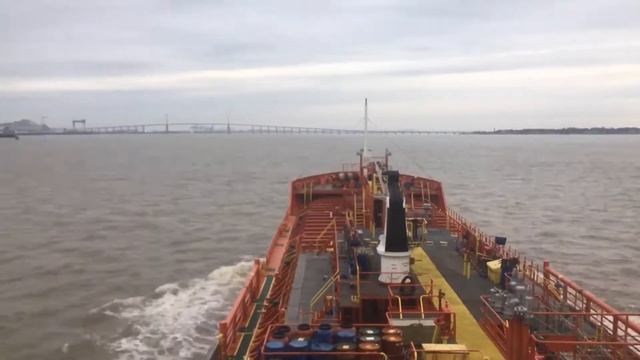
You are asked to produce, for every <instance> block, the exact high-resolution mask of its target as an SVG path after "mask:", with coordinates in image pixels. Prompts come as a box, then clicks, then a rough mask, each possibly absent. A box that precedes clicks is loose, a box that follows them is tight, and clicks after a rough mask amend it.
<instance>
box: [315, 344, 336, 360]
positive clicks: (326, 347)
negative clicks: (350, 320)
mask: <svg viewBox="0 0 640 360" xmlns="http://www.w3.org/2000/svg"><path fill="white" fill-rule="evenodd" d="M311 351H312V352H316V353H320V354H316V355H314V356H312V357H311V360H330V359H331V358H330V357H329V356H327V355H325V354H322V353H328V352H332V351H333V344H330V343H318V344H311Z"/></svg>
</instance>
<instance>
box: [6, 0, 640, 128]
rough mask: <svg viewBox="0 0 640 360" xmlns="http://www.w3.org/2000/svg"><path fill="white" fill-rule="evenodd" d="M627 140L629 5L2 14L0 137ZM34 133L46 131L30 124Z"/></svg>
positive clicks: (423, 3)
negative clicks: (238, 133) (337, 132)
mask: <svg viewBox="0 0 640 360" xmlns="http://www.w3.org/2000/svg"><path fill="white" fill-rule="evenodd" d="M365 97H367V98H368V99H369V116H370V118H371V121H372V128H374V129H421V130H491V129H494V128H498V129H504V128H531V127H553V128H559V127H569V126H583V127H591V126H607V127H620V126H640V1H638V0H575V1H572V0H566V1H560V0H556V1H547V0H538V1H531V0H528V1H519V0H510V1H493V0H482V1H480V0H477V1H472V0H467V1H462V0H442V1H428V0H417V1H410V0H409V1H398V0H394V1H391V0H366V1H365V0H362V1H360V0H359V1H347V0H342V1H330V0H323V1H301V0H283V1H271V0H259V1H244V0H228V1H226V0H225V1H217V0H180V1H168V0H156V1H152V0H106V1H104V0H90V1H87V0H73V1H71V0H48V1H44V0H22V1H12V0H0V123H1V122H7V121H15V120H20V119H24V118H26V119H31V120H34V121H36V122H39V121H41V120H42V119H44V121H45V122H46V123H47V124H49V125H50V126H56V127H70V125H71V120H72V119H81V118H82V119H87V126H100V125H117V124H145V123H154V122H159V121H162V120H163V119H164V117H165V114H168V116H169V118H170V120H171V121H173V122H222V121H226V119H227V117H228V118H230V121H231V122H238V123H255V124H273V125H276V124H278V125H291V126H324V127H333V128H349V129H353V128H361V127H362V119H363V100H364V98H365ZM43 117H46V118H43Z"/></svg>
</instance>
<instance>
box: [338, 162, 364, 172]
mask: <svg viewBox="0 0 640 360" xmlns="http://www.w3.org/2000/svg"><path fill="white" fill-rule="evenodd" d="M342 171H358V172H360V163H342Z"/></svg>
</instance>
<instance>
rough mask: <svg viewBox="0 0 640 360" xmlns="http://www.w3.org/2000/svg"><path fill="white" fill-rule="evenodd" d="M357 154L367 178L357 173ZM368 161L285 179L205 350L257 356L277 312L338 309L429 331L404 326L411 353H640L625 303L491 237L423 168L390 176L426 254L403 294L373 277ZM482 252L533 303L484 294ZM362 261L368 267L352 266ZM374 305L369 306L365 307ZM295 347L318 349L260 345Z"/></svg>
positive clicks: (316, 314)
mask: <svg viewBox="0 0 640 360" xmlns="http://www.w3.org/2000/svg"><path fill="white" fill-rule="evenodd" d="M367 166H368V169H369V171H368V174H369V177H368V180H367V181H366V182H360V181H359V179H363V178H364V171H363V169H365V168H367ZM367 166H365V167H362V168H359V169H357V170H355V171H346V170H345V171H340V172H333V173H326V174H320V175H316V176H310V177H305V178H300V179H296V180H295V181H293V182H292V183H291V188H290V202H289V207H288V209H287V212H286V214H285V217H284V219H283V221H282V223H281V225H280V226H279V228H278V230H277V231H276V234H275V235H274V237H273V240H272V243H271V246H270V248H269V251H268V253H267V256H266V259H265V260H256V264H255V267H254V270H253V272H252V273H251V275H250V277H249V278H248V280H247V285H246V287H245V289H244V290H243V291H242V292H241V293H240V295H239V296H238V298H237V300H236V302H235V304H234V306H233V308H232V309H231V311H230V313H229V316H228V317H227V319H226V320H225V321H223V322H221V323H220V326H219V328H220V340H219V343H218V346H217V347H216V349H215V351H214V352H212V353H211V354H210V355H209V358H211V359H220V360H227V359H230V358H235V359H246V358H250V359H257V358H262V357H266V355H265V352H264V351H266V350H265V348H264V347H265V346H266V342H267V339H268V338H269V337H270V336H272V335H273V332H274V329H275V326H277V325H279V324H284V323H288V324H294V325H295V324H296V323H300V322H307V323H310V324H311V325H312V326H314V327H315V326H317V324H319V323H321V322H328V323H334V324H336V323H339V322H345V321H346V322H348V323H353V324H368V325H376V326H380V327H383V326H389V325H390V324H396V325H397V326H403V325H402V324H405V323H409V322H411V321H415V322H417V323H421V324H423V325H424V324H427V325H428V326H430V327H431V329H436V330H437V331H436V332H435V335H434V331H431V332H425V333H423V334H422V335H420V336H422V337H420V336H418V335H416V336H414V337H413V338H412V339H411V341H409V340H408V338H409V337H411V336H413V335H410V334H409V332H408V331H405V332H406V334H405V339H404V340H405V341H404V343H405V347H406V348H405V352H404V354H406V356H408V357H409V358H411V359H413V358H414V357H418V356H419V355H420V356H423V355H424V356H429V354H431V355H435V354H436V352H433V353H431V352H429V351H430V350H424V349H422V347H421V346H420V345H421V343H427V344H428V343H442V342H443V341H444V342H450V343H451V342H458V343H460V342H464V343H468V345H470V346H472V348H471V349H470V350H472V352H471V353H470V354H469V356H475V355H478V354H484V355H485V356H492V357H491V358H492V359H496V358H500V357H504V358H505V359H508V360H540V359H632V360H633V359H635V360H638V359H640V326H638V324H635V323H633V322H632V321H631V320H630V317H631V316H633V315H635V314H624V313H620V312H618V311H616V310H615V309H613V308H611V307H610V306H608V305H607V304H605V303H604V302H603V301H601V300H599V299H598V298H597V297H596V296H594V295H593V294H591V293H589V292H587V291H585V290H584V289H582V288H580V287H579V286H577V285H576V284H575V283H574V282H572V281H570V280H568V279H566V278H565V277H563V276H561V275H560V274H558V273H557V272H556V271H555V270H553V269H552V268H551V267H550V266H548V264H546V263H545V265H544V266H542V267H540V266H536V265H535V264H533V263H532V262H531V261H527V260H526V259H525V258H524V257H522V256H520V255H519V254H518V253H517V252H516V251H515V250H513V249H510V248H509V247H504V246H499V245H497V244H496V242H495V241H494V239H493V238H492V237H489V236H488V235H486V234H484V233H482V232H481V231H480V230H479V229H477V228H476V227H475V226H473V225H472V224H470V223H469V222H468V221H466V220H465V219H463V218H462V217H461V216H459V215H458V214H456V213H455V212H453V211H451V210H449V209H448V208H447V205H446V200H445V195H444V191H443V188H442V185H441V184H440V183H439V182H438V181H435V180H433V179H428V178H421V177H414V176H408V175H402V176H401V183H402V185H403V193H404V197H405V201H406V204H407V205H406V207H407V218H408V219H410V220H411V222H412V223H411V225H409V224H408V225H407V226H408V230H409V231H410V232H411V238H412V241H413V243H414V245H415V246H416V247H417V248H422V249H423V250H424V252H426V254H427V255H424V252H423V253H420V252H418V253H416V252H414V256H413V258H414V260H415V261H416V264H414V266H413V267H412V276H414V278H415V279H417V281H416V283H414V286H416V289H418V290H415V289H413V290H412V292H411V294H410V295H407V294H406V293H403V291H402V290H403V289H398V288H394V287H393V286H387V285H382V284H380V283H378V282H376V278H377V275H376V274H379V271H380V270H379V268H378V267H377V266H376V265H375V264H376V263H375V259H376V256H375V252H374V251H373V250H372V249H373V248H374V246H375V243H376V236H375V235H377V234H379V233H380V232H381V227H382V226H381V225H382V223H381V218H382V217H384V211H385V210H384V207H381V201H382V199H383V195H384V194H383V192H384V191H383V188H384V184H383V183H384V181H383V178H382V177H381V176H380V174H379V173H378V172H377V171H375V167H376V166H375V164H369V165H367ZM427 219H428V220H427ZM423 220H424V224H427V225H428V231H429V233H428V234H427V235H426V240H425V239H422V238H421V237H422V235H420V234H421V231H423V230H424V229H426V228H423V226H424V224H423V222H422V221H423ZM345 229H349V230H348V231H347V230H345ZM355 230H357V237H358V238H359V242H360V243H361V245H360V246H359V247H357V248H353V247H352V246H350V245H349V243H348V242H349V238H351V236H353V235H350V234H352V233H353V231H355ZM346 231H347V232H346ZM420 251H422V250H420ZM352 252H354V253H352ZM358 256H360V258H359V259H358V261H357V262H356V265H355V267H356V268H354V266H353V259H354V257H358ZM350 259H351V261H350ZM360 259H362V263H361V262H360ZM493 259H517V261H518V262H519V263H520V266H519V270H520V271H519V274H520V275H519V279H520V280H519V281H520V284H523V286H524V285H526V286H528V287H529V288H526V287H525V289H526V291H530V295H531V298H533V299H534V300H535V302H536V304H537V305H538V306H536V309H535V311H534V310H533V309H532V310H527V313H526V316H523V317H519V315H518V314H516V316H514V317H510V316H507V314H506V313H502V312H501V311H499V310H496V309H497V308H496V305H495V304H494V302H493V298H492V297H490V296H488V295H489V294H494V296H495V293H492V288H493V287H494V284H492V283H491V282H490V281H489V280H488V279H487V278H486V277H485V276H481V275H484V274H485V273H486V262H487V261H488V260H493ZM362 264H367V265H368V266H369V265H370V269H366V270H368V271H365V270H363V269H361V268H360V267H361V265H362ZM425 264H430V265H425ZM473 270H475V271H473ZM424 272H426V273H424ZM434 283H437V284H436V285H434ZM442 289H446V290H445V291H444V292H445V294H444V295H442V294H441V292H440V291H439V290H442ZM404 290H406V288H405V289H404ZM527 294H529V293H527ZM505 296H506V295H505ZM532 301H533V300H532ZM377 308H380V311H379V312H378V313H376V311H375V310H373V309H377ZM467 313H468V315H467ZM443 322H444V324H443ZM559 323H562V324H563V325H558V324H559ZM398 324H400V325H398ZM456 325H457V328H456ZM363 326H364V325H363ZM425 334H428V335H425ZM485 334H486V335H485ZM427 337H428V338H427ZM476 338H487V339H491V343H490V344H485V343H483V341H475V340H474V339H476ZM427 348H428V347H427ZM495 349H497V350H498V351H499V353H498V351H495ZM434 351H435V350H434ZM438 351H442V350H438ZM445 352H446V351H445ZM376 354H377V355H379V356H380V357H382V358H386V357H387V354H385V353H384V352H382V351H380V352H376V353H375V354H368V353H354V354H349V353H341V355H343V356H348V355H353V356H362V357H365V358H366V357H367V356H369V358H371V356H375V355H376ZM437 354H440V356H442V355H443V353H437ZM452 354H456V352H455V351H454V352H453V353H449V355H452ZM457 354H459V355H460V354H461V353H457ZM303 355H304V356H313V357H314V358H317V359H320V358H321V357H322V356H323V354H317V353H311V352H310V353H305V354H296V353H295V352H291V351H289V352H288V353H287V354H284V353H282V354H281V353H277V352H276V353H274V354H271V355H269V357H270V358H272V359H276V358H278V359H281V358H287V357H295V356H303ZM335 355H336V354H333V353H330V354H329V353H327V354H324V356H335ZM434 359H435V357H434ZM398 360H399V359H398Z"/></svg>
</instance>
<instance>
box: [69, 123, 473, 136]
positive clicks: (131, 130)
mask: <svg viewBox="0 0 640 360" xmlns="http://www.w3.org/2000/svg"><path fill="white" fill-rule="evenodd" d="M75 123H76V122H74V127H73V128H72V129H64V130H63V131H62V132H59V134H68V135H72V134H73V135H91V134H159V133H167V134H185V133H196V134H300V135H302V134H325V135H361V134H364V130H362V129H360V130H353V129H336V128H321V127H305V126H284V125H264V124H241V123H229V122H227V123H223V122H211V123H205V122H187V123H182V122H181V123H176V122H164V123H152V124H142V125H111V126H95V127H90V126H83V127H81V128H80V127H76V126H75ZM83 125H85V123H83ZM460 133H461V132H457V131H427V130H369V134H385V135H429V134H460Z"/></svg>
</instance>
